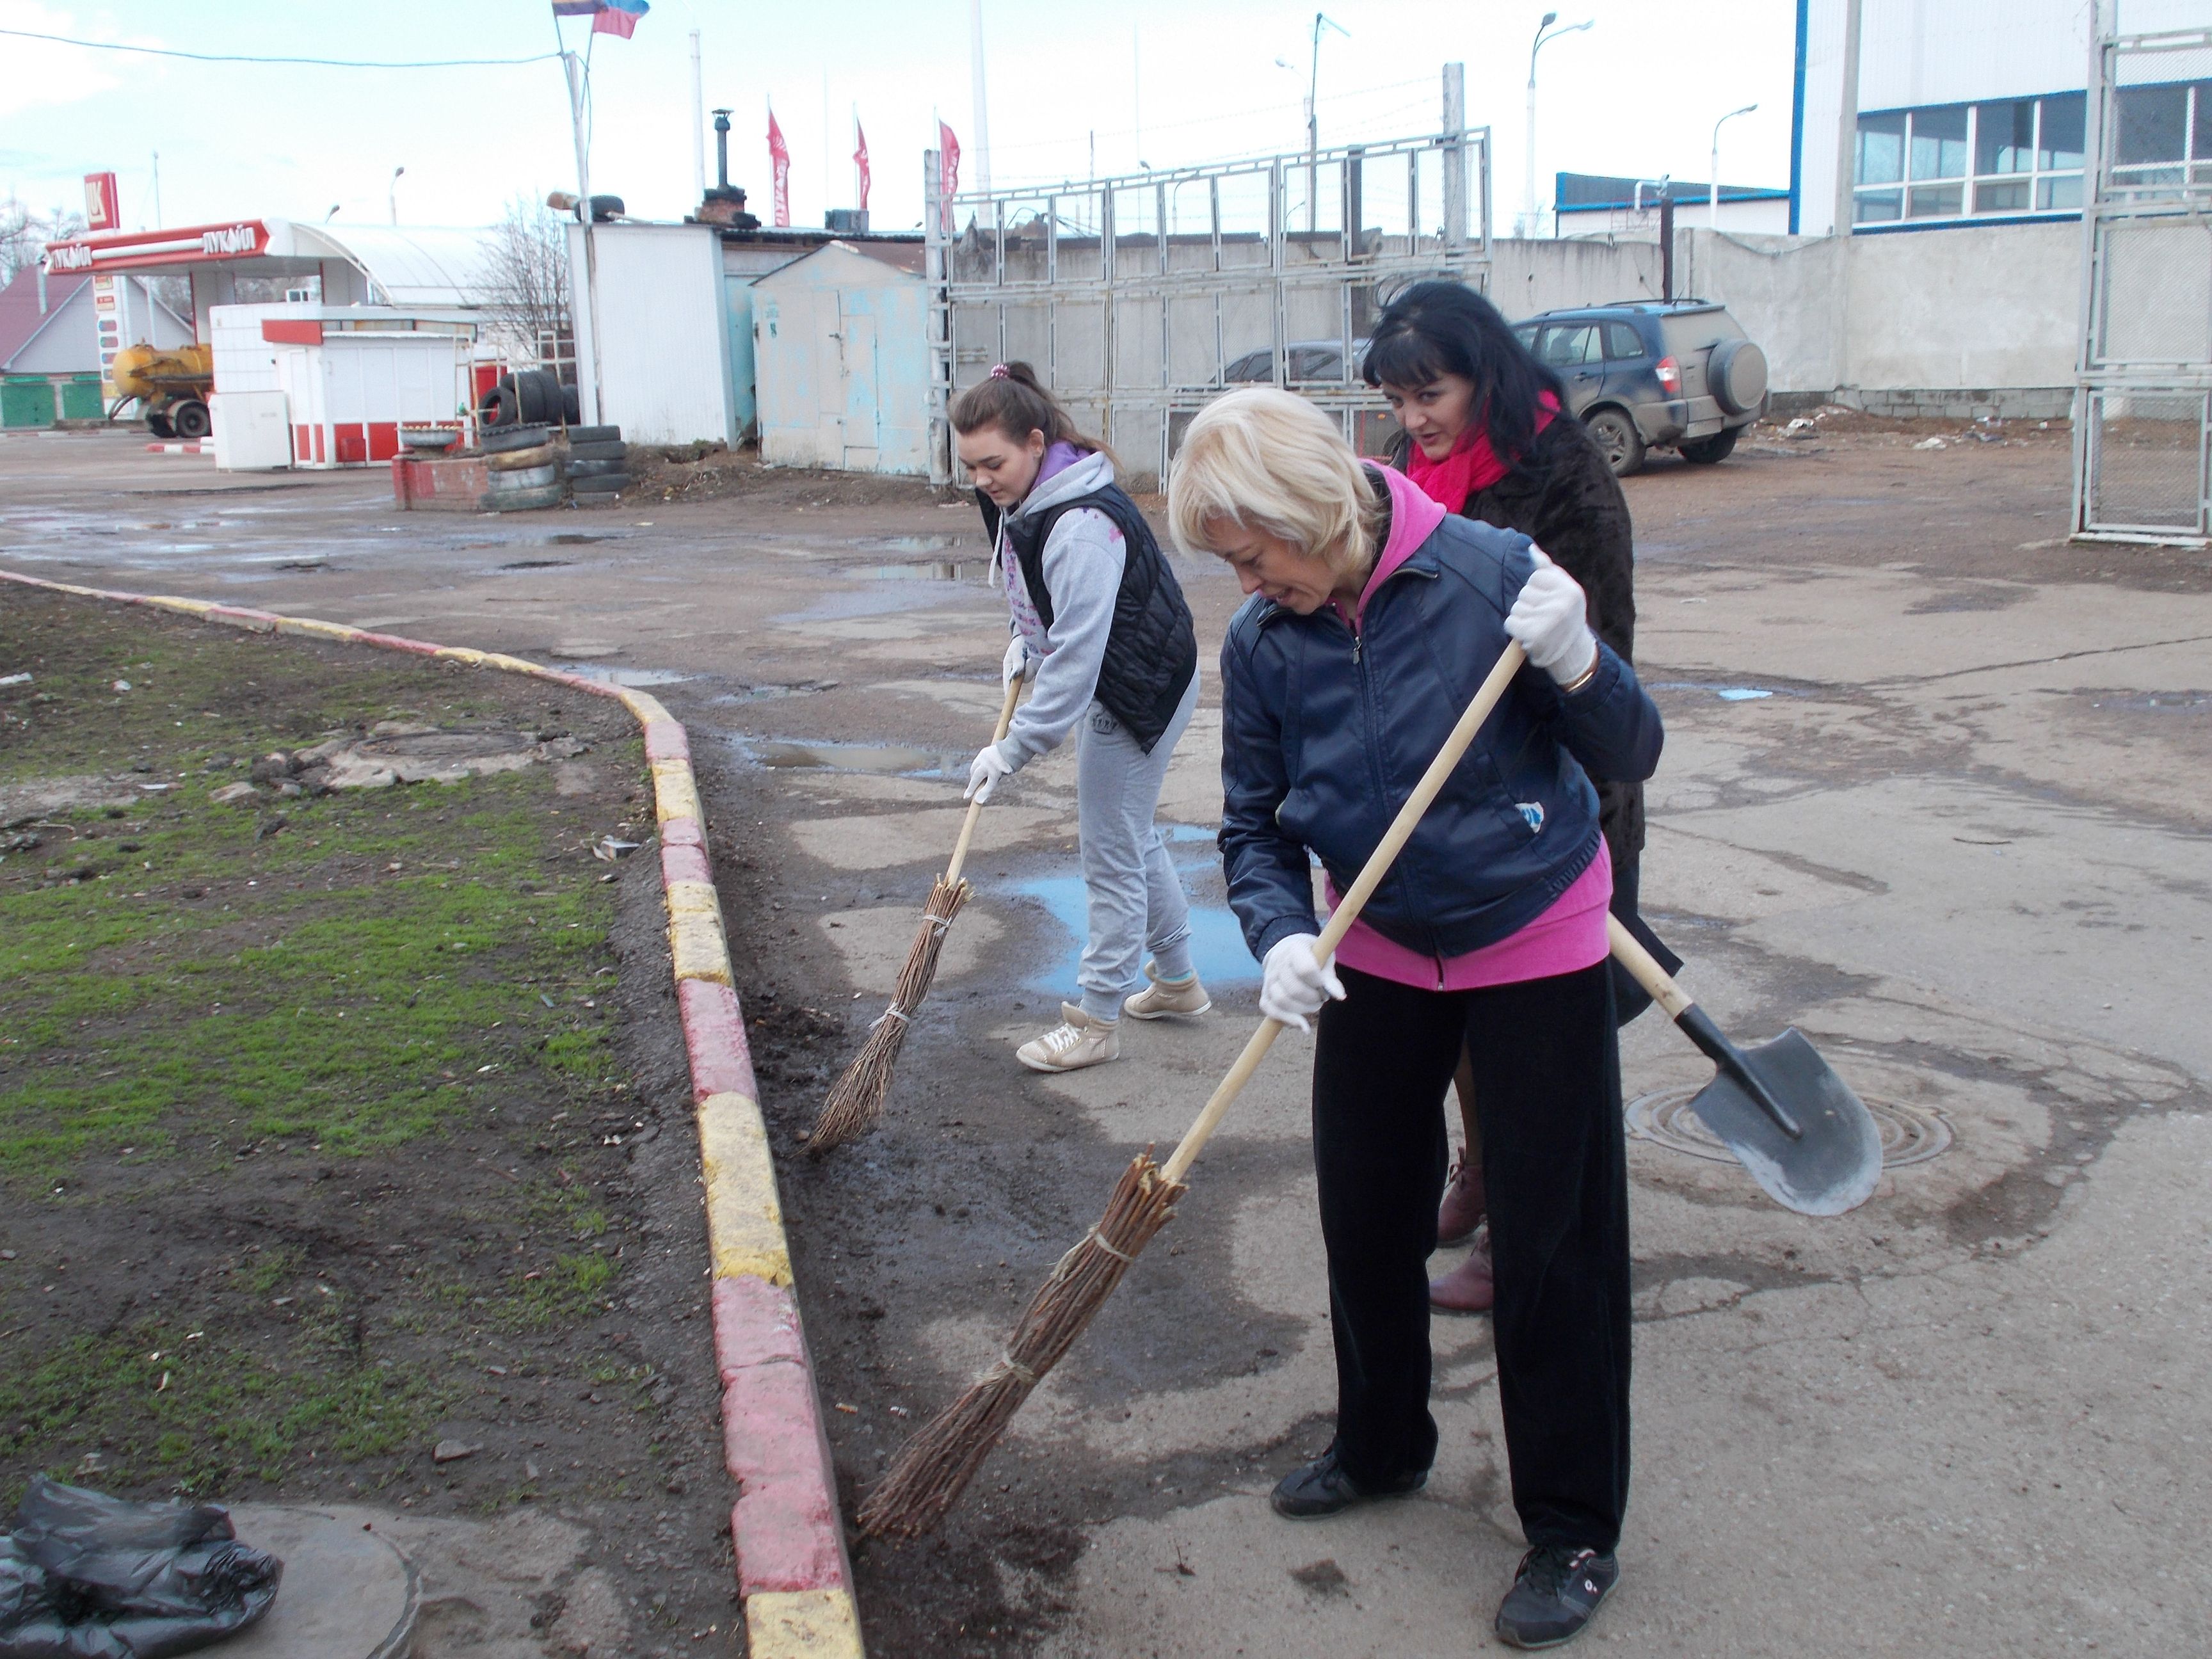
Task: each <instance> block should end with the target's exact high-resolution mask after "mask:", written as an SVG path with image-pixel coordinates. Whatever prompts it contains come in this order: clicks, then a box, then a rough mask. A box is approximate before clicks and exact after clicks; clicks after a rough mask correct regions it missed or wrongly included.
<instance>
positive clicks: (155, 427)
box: [146, 409, 177, 438]
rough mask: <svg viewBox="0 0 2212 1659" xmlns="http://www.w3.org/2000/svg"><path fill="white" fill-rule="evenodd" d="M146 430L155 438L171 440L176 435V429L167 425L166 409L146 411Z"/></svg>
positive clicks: (167, 412)
mask: <svg viewBox="0 0 2212 1659" xmlns="http://www.w3.org/2000/svg"><path fill="white" fill-rule="evenodd" d="M146 430H147V431H149V432H150V433H152V434H153V435H155V437H157V438H173V437H175V436H176V435H177V428H175V427H173V426H172V425H171V424H170V423H169V411H168V410H166V409H149V410H147V411H146Z"/></svg>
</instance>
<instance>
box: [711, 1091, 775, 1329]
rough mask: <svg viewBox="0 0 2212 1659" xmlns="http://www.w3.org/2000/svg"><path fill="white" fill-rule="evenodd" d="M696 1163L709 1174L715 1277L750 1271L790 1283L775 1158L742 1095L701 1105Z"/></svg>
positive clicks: (757, 1117) (753, 1109) (756, 1109)
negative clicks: (778, 1198) (776, 1183)
mask: <svg viewBox="0 0 2212 1659" xmlns="http://www.w3.org/2000/svg"><path fill="white" fill-rule="evenodd" d="M699 1161H700V1164H702V1167H703V1168H704V1170H705V1171H706V1176H707V1238H708V1246H709V1248H710V1249H712V1250H713V1252H714V1276H715V1277H716V1278H718V1279H736V1278H739V1277H741V1276H744V1275H747V1274H750V1276H752V1277H753V1278H755V1279H766V1280H768V1282H769V1284H771V1285H788V1284H790V1283H791V1251H790V1249H789V1247H788V1246H787V1244H786V1243H785V1242H784V1234H783V1206H782V1204H781V1202H780V1201H779V1200H777V1198H776V1192H775V1158H774V1157H773V1156H772V1155H771V1154H770V1152H769V1145H768V1125H767V1124H766V1123H764V1122H763V1121H761V1114H760V1108H759V1106H758V1105H757V1104H756V1103H754V1102H752V1101H751V1100H749V1099H748V1098H746V1097H744V1095H740V1094H728V1093H725V1094H718V1095H708V1097H706V1099H704V1100H702V1101H701V1102H700V1103H699Z"/></svg>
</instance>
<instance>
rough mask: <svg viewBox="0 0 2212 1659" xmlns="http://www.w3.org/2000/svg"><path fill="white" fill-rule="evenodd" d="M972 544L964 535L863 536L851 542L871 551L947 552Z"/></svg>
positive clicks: (970, 539)
mask: <svg viewBox="0 0 2212 1659" xmlns="http://www.w3.org/2000/svg"><path fill="white" fill-rule="evenodd" d="M973 544H974V543H973V540H972V538H969V537H966V536H865V537H862V538H860V540H858V541H856V542H854V544H853V545H854V546H855V547H863V548H866V549H867V550H868V551H869V552H871V553H949V552H951V550H953V549H954V548H956V547H964V546H972V545H973Z"/></svg>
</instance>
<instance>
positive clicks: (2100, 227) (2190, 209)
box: [2073, 0, 2212, 544]
mask: <svg viewBox="0 0 2212 1659" xmlns="http://www.w3.org/2000/svg"><path fill="white" fill-rule="evenodd" d="M2116 15H2117V14H2116V8H2115V0H2097V4H2096V9H2095V16H2094V23H2093V29H2092V38H2091V42H2090V50H2089V96H2088V108H2087V118H2088V131H2087V143H2086V146H2085V148H2086V149H2087V158H2086V159H2087V169H2086V172H2085V177H2084V192H2083V194H2084V199H2083V202H2082V210H2081V219H2082V261H2083V264H2082V279H2081V353H2080V356H2079V358H2078V360H2077V362H2076V364H2075V392H2074V521H2073V531H2074V533H2075V535H2076V536H2077V537H2081V538H2090V539H2096V540H2107V541H2121V542H2137V543H2145V544H2177V543H2178V544H2201V543H2202V542H2203V541H2204V540H2205V539H2206V538H2208V537H2212V158H2197V157H2192V156H2191V155H2190V154H2189V150H2190V148H2191V146H2190V144H2189V143H2188V142H2187V141H2186V138H2184V141H2183V142H2182V143H2181V144H2180V147H2179V153H2178V154H2177V155H2173V156H2168V155H2165V154H2164V153H2163V152H2162V150H2161V151H2159V152H2158V153H2155V154H2154V153H2152V152H2153V150H2154V149H2155V148H2156V147H2155V146H2154V145H2152V144H2148V143H2146V142H2145V137H2146V129H2147V128H2148V125H2149V124H2148V123H2147V122H2146V121H2145V120H2144V119H2143V118H2142V117H2141V116H2140V115H2139V114H2138V115H2132V116H2131V115H2130V113H2129V112H2128V111H2127V110H2125V109H2124V108H2123V105H2124V102H2125V101H2126V99H2127V94H2129V93H2130V90H2131V89H2137V88H2140V89H2143V90H2142V91H2137V92H2136V99H2137V100H2142V99H2143V98H2144V97H2145V96H2146V95H2147V94H2148V89H2150V88H2158V89H2159V90H2158V91H2157V93H2155V94H2148V95H2154V96H2157V97H2160V98H2163V99H2165V100H2167V101H2171V100H2172V97H2173V96H2174V95H2175V94H2179V95H2180V96H2181V97H2182V98H2183V99H2184V100H2185V108H2187V109H2190V110H2191V111H2192V112H2193V109H2194V106H2193V103H2191V102H2189V101H2188V100H2201V99H2206V98H2212V29H2177V30H2167V31H2164V32H2161V33H2147V34H2123V33H2118V29H2117V26H2116ZM2191 83H2194V84H2193V85H2192V84H2191ZM2143 107H2144V106H2143V104H2142V102H2141V101H2137V102H2136V105H2135V108H2136V110H2137V111H2140V110H2142V108H2143ZM2208 123H2212V112H2195V113H2194V118H2193V121H2189V122H2185V124H2184V127H2183V131H2184V134H2185V133H2186V131H2187V130H2188V128H2189V127H2190V126H2192V125H2193V126H2195V127H2197V129H2199V130H2203V129H2204V128H2205V127H2206V126H2207V125H2208Z"/></svg>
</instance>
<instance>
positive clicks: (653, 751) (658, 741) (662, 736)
mask: <svg viewBox="0 0 2212 1659" xmlns="http://www.w3.org/2000/svg"><path fill="white" fill-rule="evenodd" d="M645 757H646V759H647V760H649V761H657V760H683V761H688V760H690V758H691V739H690V735H689V734H688V733H686V732H685V731H684V728H683V727H682V726H679V725H678V723H677V722H676V721H674V720H647V722H646V723H645Z"/></svg>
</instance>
